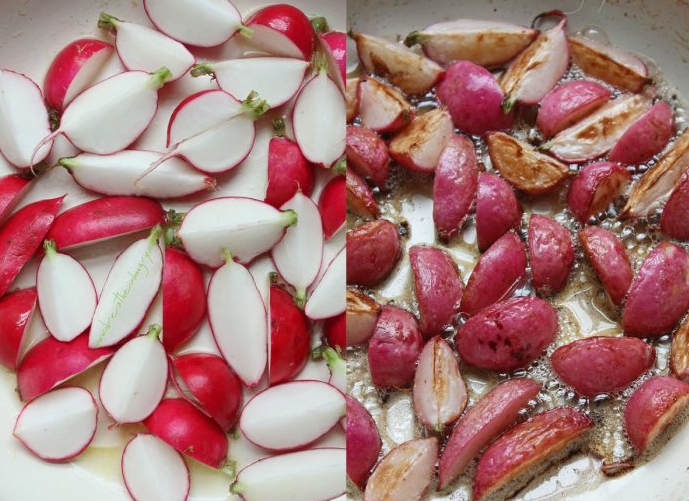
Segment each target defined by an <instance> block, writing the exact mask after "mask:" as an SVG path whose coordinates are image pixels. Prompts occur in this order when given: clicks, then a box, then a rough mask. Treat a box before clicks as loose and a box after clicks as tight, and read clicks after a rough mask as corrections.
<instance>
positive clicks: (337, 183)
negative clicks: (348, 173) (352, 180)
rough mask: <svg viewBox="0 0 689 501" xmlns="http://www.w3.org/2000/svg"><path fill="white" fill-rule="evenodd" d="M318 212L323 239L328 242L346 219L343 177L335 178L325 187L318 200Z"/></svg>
mask: <svg viewBox="0 0 689 501" xmlns="http://www.w3.org/2000/svg"><path fill="white" fill-rule="evenodd" d="M318 210H319V212H320V213H321V221H322V224H323V237H325V239H326V240H329V239H330V237H332V236H333V235H334V234H335V233H337V232H338V231H339V230H340V228H342V227H343V226H344V224H345V221H346V219H347V180H346V179H345V177H344V176H335V177H334V178H332V179H331V180H330V182H329V183H328V184H326V185H325V188H323V191H321V194H320V197H319V198H318Z"/></svg>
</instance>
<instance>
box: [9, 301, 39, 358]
mask: <svg viewBox="0 0 689 501" xmlns="http://www.w3.org/2000/svg"><path fill="white" fill-rule="evenodd" d="M37 297H38V296H37V294H36V289H34V288H31V289H21V290H16V291H13V292H10V293H9V294H6V295H5V296H3V297H2V298H0V364H2V365H4V366H5V367H7V368H8V369H9V370H11V371H13V370H15V369H16V368H17V366H18V365H19V361H20V357H21V355H22V347H23V346H24V343H25V342H26V341H25V336H26V335H27V333H28V329H29V326H30V325H31V319H32V318H33V314H34V310H35V309H36V300H37Z"/></svg>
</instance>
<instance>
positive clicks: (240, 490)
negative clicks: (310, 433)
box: [231, 449, 346, 501]
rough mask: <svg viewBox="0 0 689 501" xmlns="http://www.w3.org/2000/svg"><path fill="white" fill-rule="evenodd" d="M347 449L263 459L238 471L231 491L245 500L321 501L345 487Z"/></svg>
mask: <svg viewBox="0 0 689 501" xmlns="http://www.w3.org/2000/svg"><path fill="white" fill-rule="evenodd" d="M345 464H346V455H345V449H312V450H309V451H301V452H293V453H291V454H282V455H280V456H273V457H270V458H266V459H261V460H260V461H257V462H255V463H253V464H251V465H249V466H247V467H246V468H244V469H243V470H242V471H240V472H239V474H238V475H237V480H236V481H235V483H234V484H233V485H232V488H231V490H232V492H233V493H234V494H240V495H241V496H242V497H243V498H244V499H245V500H246V501H321V500H323V499H333V498H336V497H338V496H340V495H342V493H344V491H345V488H346V477H345V475H343V474H342V472H343V471H345Z"/></svg>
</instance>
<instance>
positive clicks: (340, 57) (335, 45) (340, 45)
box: [321, 31, 347, 82]
mask: <svg viewBox="0 0 689 501" xmlns="http://www.w3.org/2000/svg"><path fill="white" fill-rule="evenodd" d="M321 40H323V41H324V42H325V43H326V45H327V46H328V49H329V50H330V54H331V55H332V57H333V59H334V60H335V62H336V63H337V67H338V68H339V70H340V76H341V77H342V82H344V81H345V80H347V35H346V34H345V33H342V32H341V31H330V32H328V33H324V34H323V35H321Z"/></svg>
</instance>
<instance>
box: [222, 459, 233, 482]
mask: <svg viewBox="0 0 689 501" xmlns="http://www.w3.org/2000/svg"><path fill="white" fill-rule="evenodd" d="M220 471H222V472H223V473H224V474H225V475H227V476H228V477H230V478H231V479H232V481H234V480H235V479H236V478H237V462H236V461H232V460H229V461H227V463H225V466H223V467H222V468H221V469H220Z"/></svg>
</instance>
